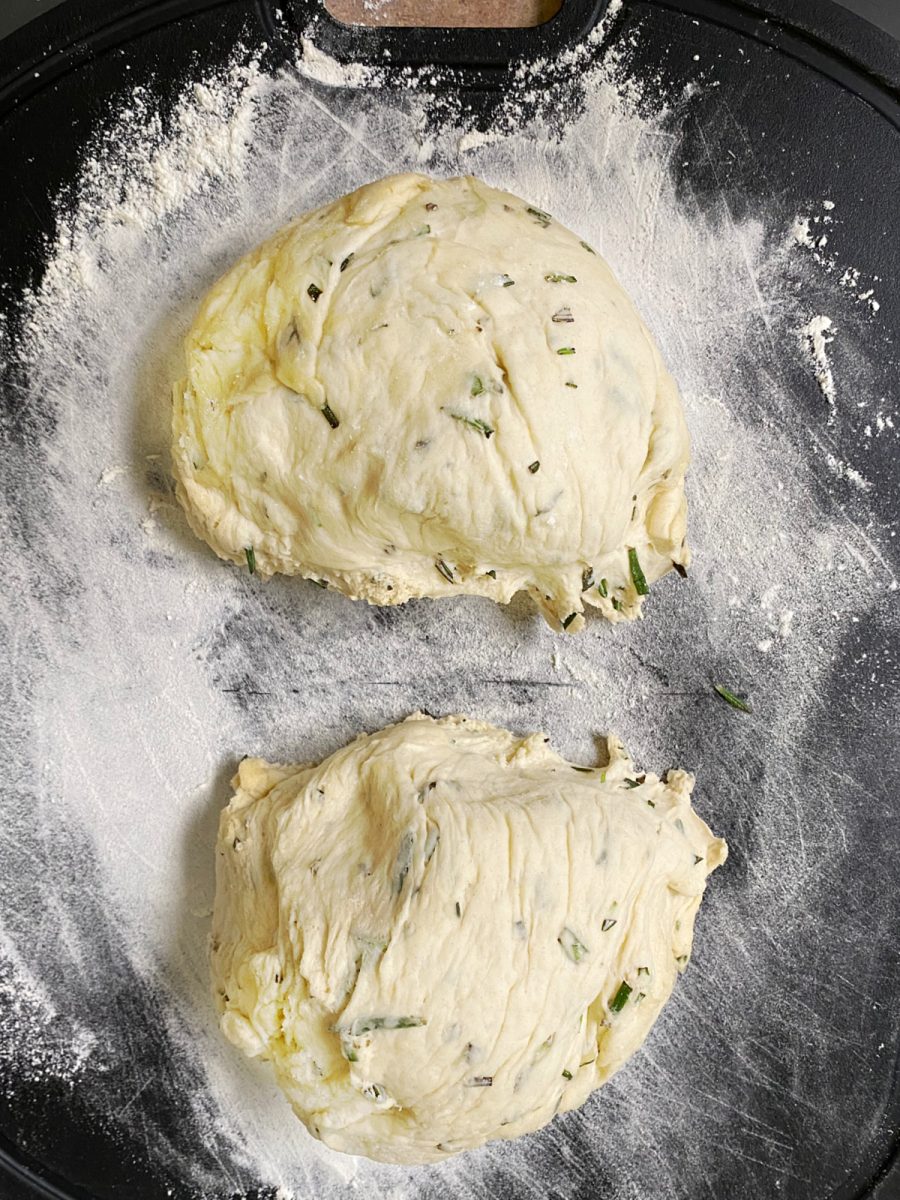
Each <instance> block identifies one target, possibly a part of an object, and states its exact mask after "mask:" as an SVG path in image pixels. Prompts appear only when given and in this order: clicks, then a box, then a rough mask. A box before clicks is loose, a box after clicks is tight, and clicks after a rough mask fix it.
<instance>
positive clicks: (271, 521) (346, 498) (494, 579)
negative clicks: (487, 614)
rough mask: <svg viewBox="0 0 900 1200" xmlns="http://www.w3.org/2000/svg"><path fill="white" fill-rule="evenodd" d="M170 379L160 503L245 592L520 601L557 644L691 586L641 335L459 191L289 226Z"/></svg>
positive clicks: (199, 326) (625, 301) (575, 276)
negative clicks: (246, 581)
mask: <svg viewBox="0 0 900 1200" xmlns="http://www.w3.org/2000/svg"><path fill="white" fill-rule="evenodd" d="M186 355H187V371H186V376H185V378H184V379H183V380H181V381H180V382H179V383H178V384H177V385H176V387H175V405H174V441H173V461H174V470H175V475H176V480H177V490H178V495H179V497H180V499H181V502H182V504H183V505H184V508H185V510H186V512H187V515H188V519H189V520H190V523H191V525H192V527H193V529H194V530H195V532H196V533H197V534H198V535H199V536H200V537H202V538H204V539H205V540H206V541H207V542H208V543H209V544H210V546H211V547H212V548H213V549H214V550H215V551H216V553H217V554H219V555H221V556H222V557H223V558H226V559H230V560H231V561H232V562H235V563H239V564H241V565H242V566H244V567H245V569H246V566H247V564H248V562H249V564H250V565H251V567H252V568H253V569H255V571H256V572H257V573H259V574H260V575H263V576H268V575H271V574H273V573H275V572H284V573H286V574H292V575H293V574H298V575H303V576H306V577H307V578H310V579H314V580H316V581H317V582H319V583H321V584H323V585H330V586H331V587H333V588H336V589H338V590H339V591H341V592H343V593H345V594H346V595H348V596H352V597H355V598H363V599H365V600H368V601H369V602H371V603H376V604H396V603H400V602H402V601H404V600H407V599H409V598H410V597H413V596H434V597H438V596H454V595H459V594H462V593H475V594H479V595H485V596H490V597H492V598H493V599H495V600H498V601H503V602H507V601H509V600H510V599H511V598H512V596H513V595H514V594H515V593H516V592H517V591H520V590H522V589H526V590H527V591H528V592H529V593H530V594H531V596H532V597H533V599H534V600H535V602H536V603H537V604H538V606H539V607H540V609H541V611H542V612H543V613H544V615H545V617H546V618H547V620H548V621H549V622H550V623H551V624H552V625H553V626H554V627H556V628H560V627H565V628H566V629H568V630H569V632H577V631H578V630H579V629H580V628H581V627H582V625H583V623H584V622H583V616H582V613H583V611H584V605H585V603H587V604H592V605H594V606H596V607H597V608H599V609H600V610H601V611H602V612H603V614H604V615H605V616H606V617H608V618H609V619H611V620H614V621H616V620H620V619H623V618H630V617H634V616H636V615H638V614H639V612H640V606H641V602H642V593H643V592H644V590H645V589H644V581H645V580H646V583H647V584H648V585H649V584H651V583H653V582H654V581H655V580H657V579H658V578H659V577H660V576H661V575H663V574H664V573H665V572H666V571H668V570H669V569H670V568H671V567H672V566H673V565H674V564H678V565H679V566H680V567H683V566H684V565H686V564H687V562H688V558H689V555H688V550H687V547H686V545H685V540H684V539H685V500H684V486H683V485H684V472H685V469H686V467H687V462H688V456H689V444H688V437H687V431H686V426H685V422H684V418H683V415H682V411H681V403H680V399H679V396H678V391H677V388H676V386H675V383H674V381H673V380H672V378H671V376H670V375H669V373H668V372H667V371H666V369H665V366H664V365H663V363H662V360H661V358H660V355H659V352H658V350H657V349H656V346H655V345H654V343H653V340H652V339H651V337H650V335H649V333H648V332H647V329H646V327H645V326H644V324H643V322H642V321H641V318H640V317H639V315H638V313H637V311H636V310H635V308H634V306H633V304H632V303H631V301H630V300H629V298H628V297H627V295H626V294H625V292H624V291H623V290H622V288H621V287H620V285H619V284H618V282H617V281H616V279H615V277H614V276H613V274H612V272H611V270H610V268H609V267H608V266H607V264H606V263H605V262H604V260H603V259H602V258H601V257H600V255H599V254H596V253H595V252H594V251H593V250H592V249H591V247H590V246H588V245H587V243H586V242H584V241H582V240H581V239H580V238H579V237H578V236H577V234H574V233H571V232H570V231H569V230H567V229H565V228H563V227H562V226H561V225H559V224H558V223H557V222H556V221H555V220H553V219H552V217H551V216H549V214H546V213H544V212H541V211H540V210H539V209H537V208H535V207H533V206H532V205H530V204H529V203H528V202H527V201H525V200H521V199H518V198H517V197H515V196H512V195H510V194H509V193H507V192H502V191H498V190H496V189H494V188H491V187H488V186H487V185H486V184H484V183H482V182H480V181H479V180H477V179H474V178H462V179H449V180H437V179H428V178H425V177H424V176H421V175H398V176H395V177H392V178H388V179H383V180H380V181H379V182H377V183H372V184H369V185H368V186H366V187H363V188H360V189H359V191H356V192H353V193H352V194H350V195H348V196H344V197H343V198H341V199H339V200H337V201H335V202H334V203H333V204H329V205H327V206H326V207H324V208H321V209H318V210H317V211H315V212H311V213H307V214H305V215H304V216H301V217H299V218H298V219H297V220H295V221H294V222H293V223H292V224H291V225H289V226H288V227H287V228H285V229H283V230H282V231H281V232H279V233H278V234H276V235H275V236H274V237H273V238H271V239H270V240H269V241H267V242H265V243H264V244H263V245H262V246H260V247H259V248H258V249H256V250H254V251H253V252H252V253H251V254H248V255H247V256H246V257H245V258H244V259H242V260H241V261H240V262H239V263H238V264H237V265H236V266H235V267H234V268H233V269H232V270H231V271H229V272H228V274H227V275H225V277H224V278H223V279H221V280H220V281H219V282H218V283H217V284H216V285H215V287H213V289H212V290H211V291H210V293H209V294H208V296H207V297H206V299H205V300H204V302H203V304H202V306H201V308H200V311H199V313H198V314H197V317H196V320H195V322H194V325H193V328H192V329H191V331H190V334H189V336H188V338H187V343H186ZM629 551H630V552H631V555H629Z"/></svg>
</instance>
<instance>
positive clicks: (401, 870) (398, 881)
mask: <svg viewBox="0 0 900 1200" xmlns="http://www.w3.org/2000/svg"><path fill="white" fill-rule="evenodd" d="M415 841H416V838H415V834H414V833H413V832H412V831H410V832H408V833H404V835H403V840H402V842H401V843H400V849H399V850H398V851H397V862H396V865H395V867H394V881H393V891H394V895H395V896H399V895H400V893H401V892H402V891H403V885H404V883H406V877H407V875H408V874H409V868H410V866H411V865H412V852H413V846H414V845H415Z"/></svg>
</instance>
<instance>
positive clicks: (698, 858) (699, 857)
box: [694, 854, 703, 867]
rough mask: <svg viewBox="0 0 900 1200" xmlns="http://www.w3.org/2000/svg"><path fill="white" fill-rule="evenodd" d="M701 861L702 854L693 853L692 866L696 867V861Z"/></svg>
mask: <svg viewBox="0 0 900 1200" xmlns="http://www.w3.org/2000/svg"><path fill="white" fill-rule="evenodd" d="M702 862H703V855H702V854H695V855H694V866H695V867H696V865H697V863H702Z"/></svg>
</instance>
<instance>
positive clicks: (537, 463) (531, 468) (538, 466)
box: [528, 458, 541, 475]
mask: <svg viewBox="0 0 900 1200" xmlns="http://www.w3.org/2000/svg"><path fill="white" fill-rule="evenodd" d="M540 469H541V461H540V459H539V458H536V459H535V460H534V462H533V463H529V464H528V470H529V471H530V472H531V474H532V475H537V473H538V471H539V470H540Z"/></svg>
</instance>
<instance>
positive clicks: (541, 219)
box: [525, 208, 553, 229]
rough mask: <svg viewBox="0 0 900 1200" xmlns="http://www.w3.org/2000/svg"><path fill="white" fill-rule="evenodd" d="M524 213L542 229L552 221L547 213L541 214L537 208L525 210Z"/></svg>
mask: <svg viewBox="0 0 900 1200" xmlns="http://www.w3.org/2000/svg"><path fill="white" fill-rule="evenodd" d="M525 211H526V212H527V213H528V214H529V215H530V216H532V217H534V219H535V220H536V221H537V223H538V225H541V226H543V228H544V229H546V228H547V226H548V225H549V224H550V222H551V220H552V219H553V218H552V217H551V216H550V214H549V213H545V212H542V211H541V209H539V208H526V209H525Z"/></svg>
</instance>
